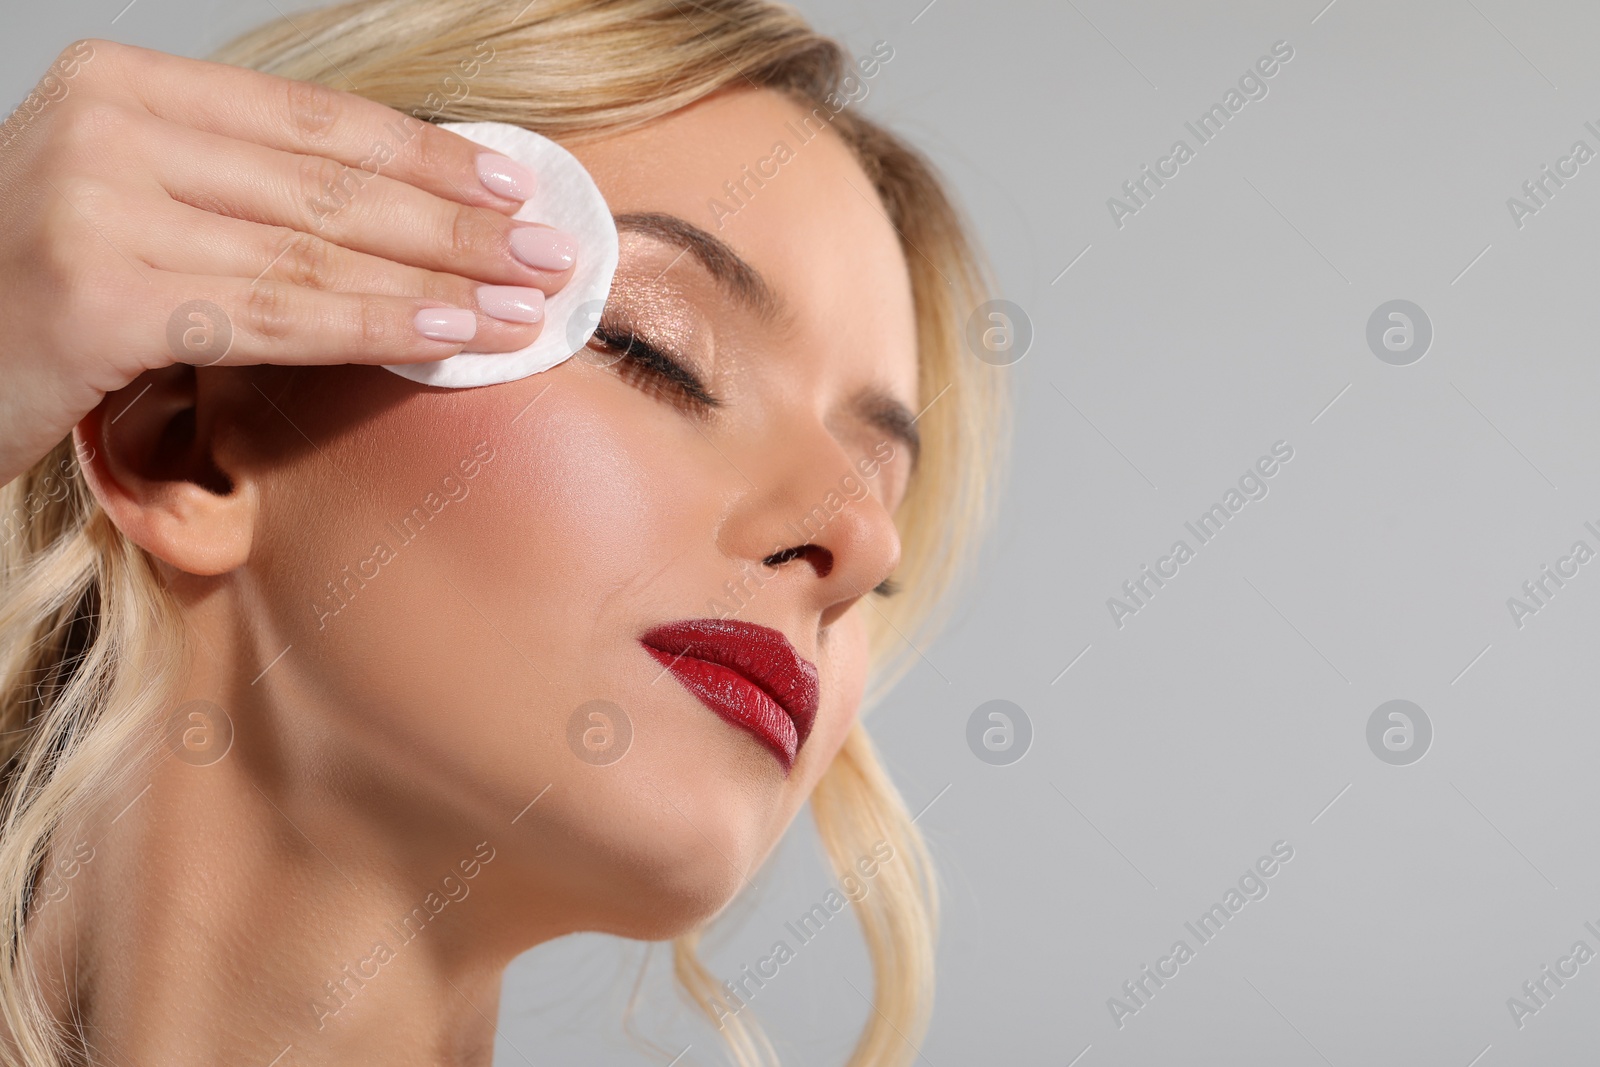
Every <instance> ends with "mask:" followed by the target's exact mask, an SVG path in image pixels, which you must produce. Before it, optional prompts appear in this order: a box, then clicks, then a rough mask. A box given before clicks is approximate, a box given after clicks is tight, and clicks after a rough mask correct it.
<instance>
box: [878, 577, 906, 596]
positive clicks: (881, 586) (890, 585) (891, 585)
mask: <svg viewBox="0 0 1600 1067" xmlns="http://www.w3.org/2000/svg"><path fill="white" fill-rule="evenodd" d="M872 591H873V592H874V593H876V594H878V595H879V596H894V595H895V594H896V593H898V592H899V591H900V583H899V582H896V581H895V580H894V579H893V578H885V579H884V580H883V581H881V582H879V583H878V584H877V585H876V586H875V587H873V590H872Z"/></svg>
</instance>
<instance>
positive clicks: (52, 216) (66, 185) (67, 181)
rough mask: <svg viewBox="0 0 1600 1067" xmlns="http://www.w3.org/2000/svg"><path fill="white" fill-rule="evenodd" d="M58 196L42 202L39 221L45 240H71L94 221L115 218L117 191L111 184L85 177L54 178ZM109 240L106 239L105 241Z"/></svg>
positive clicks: (74, 175)
mask: <svg viewBox="0 0 1600 1067" xmlns="http://www.w3.org/2000/svg"><path fill="white" fill-rule="evenodd" d="M51 184H53V185H54V186H55V188H56V191H57V192H58V193H60V195H59V196H56V197H52V198H50V199H48V200H46V201H45V203H44V206H43V207H41V208H40V215H39V222H40V228H41V231H42V232H43V233H44V234H45V238H46V240H52V239H59V240H64V241H69V242H70V241H71V240H72V239H73V238H75V237H78V236H81V235H82V234H83V232H84V230H86V229H88V228H90V227H92V226H93V225H94V220H95V219H97V218H99V219H104V218H107V217H109V216H113V215H115V207H114V203H113V202H114V201H115V199H116V196H117V191H116V188H115V187H114V186H112V185H111V183H109V182H107V181H104V180H102V179H100V178H96V177H92V176H89V175H85V174H68V175H62V176H59V177H57V178H56V179H54V181H53V182H52V183H51ZM108 239H109V238H108Z"/></svg>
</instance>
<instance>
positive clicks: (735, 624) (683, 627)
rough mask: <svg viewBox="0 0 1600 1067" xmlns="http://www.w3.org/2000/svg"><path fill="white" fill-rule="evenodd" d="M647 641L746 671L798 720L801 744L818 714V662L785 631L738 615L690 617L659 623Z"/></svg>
mask: <svg viewBox="0 0 1600 1067" xmlns="http://www.w3.org/2000/svg"><path fill="white" fill-rule="evenodd" d="M639 641H640V643H641V644H643V645H645V646H646V647H648V648H653V649H655V650H656V651H658V652H664V653H666V654H667V655H669V656H676V657H680V658H688V659H698V660H704V661H705V662H707V663H714V664H716V665H717V666H719V667H726V668H727V669H728V670H730V671H733V672H735V673H736V674H739V675H742V676H743V677H745V678H746V679H748V680H749V681H750V682H751V683H752V684H753V685H755V686H756V688H758V689H760V690H761V691H762V692H764V693H766V694H767V695H768V696H769V697H771V698H772V699H773V700H774V701H775V702H776V703H777V705H778V706H779V707H781V708H782V709H783V710H784V711H785V712H786V713H787V714H788V716H789V718H790V719H792V720H793V721H794V728H795V733H796V734H797V735H798V744H797V745H796V746H795V750H796V751H797V752H798V751H799V748H800V746H802V745H804V744H805V743H806V737H807V736H809V735H810V733H811V727H812V725H813V724H814V723H815V722H816V720H817V704H818V701H819V694H818V685H817V668H816V665H815V664H813V663H812V662H811V661H810V660H808V659H806V658H805V657H803V656H801V655H800V653H798V652H796V651H795V649H794V646H793V645H792V644H790V643H789V639H788V638H787V637H785V636H784V635H783V633H782V632H780V631H778V630H774V629H772V628H771V627H770V626H760V625H757V624H756V623H753V622H739V621H737V620H734V619H685V620H683V621H681V622H669V623H667V624H666V625H664V626H657V627H656V628H655V629H653V630H650V631H649V632H647V633H645V634H644V635H643V636H642V637H640V638H639Z"/></svg>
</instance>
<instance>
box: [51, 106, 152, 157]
mask: <svg viewBox="0 0 1600 1067" xmlns="http://www.w3.org/2000/svg"><path fill="white" fill-rule="evenodd" d="M133 119H134V116H133V112H132V111H130V110H129V109H127V108H125V107H122V106H121V105H120V104H116V103H114V102H112V101H109V100H99V99H94V98H92V97H76V98H74V97H68V98H67V103H66V106H65V107H64V108H63V109H62V113H61V121H60V122H58V123H56V125H55V127H54V133H55V138H56V141H57V143H58V144H60V145H61V146H62V147H64V148H66V149H68V150H69V151H78V152H84V151H88V152H100V151H102V150H103V149H104V146H105V145H106V144H107V142H109V141H112V140H115V139H116V138H117V137H118V136H120V135H121V134H122V133H123V132H124V131H125V130H127V129H128V128H129V127H130V126H132V124H133ZM102 162H103V161H102Z"/></svg>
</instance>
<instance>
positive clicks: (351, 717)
mask: <svg viewBox="0 0 1600 1067" xmlns="http://www.w3.org/2000/svg"><path fill="white" fill-rule="evenodd" d="M552 377H554V374H553V373H552V374H549V375H543V376H540V378H552ZM533 381H534V382H535V383H536V384H534V385H531V386H530V387H529V388H526V389H517V388H511V387H507V388H506V389H505V390H503V391H502V390H499V389H486V390H468V391H461V392H452V393H449V394H443V395H441V394H420V395H417V396H416V397H414V398H411V399H408V401H407V402H406V403H403V404H400V405H397V406H395V407H394V408H392V409H390V410H388V411H385V412H383V413H381V414H379V415H377V416H376V417H374V418H372V419H370V420H368V421H367V422H366V423H364V424H363V425H362V426H361V427H360V429H359V430H358V431H357V432H355V433H353V434H351V435H349V436H348V437H346V438H343V439H341V440H340V441H339V443H338V444H337V446H336V447H328V448H327V449H325V454H322V453H319V454H315V455H312V456H309V457H308V458H307V459H306V460H305V461H304V462H303V463H302V464H298V465H297V466H295V467H293V468H291V469H288V470H286V471H285V472H284V474H283V477H282V480H281V481H280V482H279V483H278V484H276V485H274V486H272V487H271V493H270V495H269V496H268V498H267V499H266V500H265V502H264V504H265V506H264V510H265V520H264V521H265V523H266V526H267V528H266V529H265V530H264V531H263V536H262V539H261V543H262V545H263V546H265V547H264V549H263V552H262V554H261V555H260V557H259V558H257V559H256V560H253V563H252V566H253V567H254V568H255V569H256V570H257V577H258V578H259V579H260V580H261V585H262V592H261V596H262V597H263V599H264V600H266V601H267V602H268V603H267V604H265V605H264V606H263V609H262V612H263V614H265V615H268V616H270V617H271V618H272V619H273V620H274V623H275V624H276V625H275V628H276V630H277V631H278V632H277V634H276V635H274V636H273V637H272V638H271V640H267V639H263V645H265V644H268V643H271V642H272V641H276V647H275V648H274V649H273V650H272V651H271V652H265V650H264V649H263V653H262V654H263V655H264V659H263V662H265V661H267V660H270V659H271V658H272V657H273V656H274V655H276V654H277V652H278V651H279V650H281V649H282V648H283V647H284V646H285V645H292V647H293V649H294V651H293V653H291V654H290V655H289V656H287V657H285V659H284V660H283V662H282V663H280V664H279V665H278V667H276V668H274V675H275V676H276V675H278V674H279V672H282V675H283V677H282V678H281V683H282V684H292V685H294V687H295V689H296V690H298V691H299V692H302V693H306V694H316V697H315V699H312V700H308V701H307V702H305V703H302V704H300V705H299V706H301V707H306V708H307V712H308V713H310V712H311V708H312V707H315V706H316V705H319V704H320V705H321V706H322V707H321V711H320V714H322V715H324V716H325V717H326V718H327V719H328V720H330V721H332V720H337V726H336V728H337V729H338V730H339V731H341V733H340V735H339V736H336V737H330V738H327V740H328V742H329V743H331V744H334V745H336V746H339V747H340V748H341V749H342V750H343V751H345V752H346V753H348V754H349V755H350V758H351V759H353V760H354V761H356V762H358V763H359V762H366V763H367V764H368V766H369V768H370V770H371V773H373V774H375V775H381V776H384V777H392V778H395V779H404V780H409V781H410V782H411V783H412V784H413V785H415V786H417V787H420V788H423V789H429V788H431V789H433V790H437V791H439V792H447V793H449V794H450V795H452V796H453V797H456V798H465V797H468V796H471V795H473V794H476V799H477V800H478V801H479V802H480V803H484V804H489V805H494V806H495V807H496V808H498V806H500V805H503V804H504V803H506V802H508V798H518V797H522V794H523V793H525V792H526V789H527V782H528V781H529V780H530V775H533V776H536V777H537V776H540V775H544V776H546V777H545V778H544V780H546V781H548V780H550V776H554V775H556V774H560V773H564V772H567V771H570V770H572V769H573V768H572V767H567V766H564V763H576V761H575V760H574V759H573V757H572V755H571V753H570V751H569V748H568V743H567V719H568V718H569V716H570V714H571V712H572V711H573V710H574V709H576V708H577V707H578V706H579V705H581V704H584V703H585V702H587V701H590V700H594V699H609V700H618V699H620V698H621V696H622V694H621V692H619V691H616V690H617V689H618V687H620V686H622V685H625V684H628V682H627V680H628V679H630V678H631V676H632V674H634V673H637V672H639V671H641V670H645V669H647V667H648V664H647V662H646V661H645V660H644V658H643V657H642V656H641V654H640V652H639V650H638V648H637V646H636V644H635V642H634V641H633V636H634V633H635V631H636V629H637V627H638V622H639V619H638V617H637V616H638V613H639V612H640V611H641V609H642V608H644V607H645V605H644V604H642V603H641V597H640V596H638V595H634V594H635V593H636V592H637V591H638V590H641V589H644V588H645V587H646V584H647V581H648V579H649V578H650V576H651V575H652V574H654V573H656V572H659V571H660V570H661V568H662V567H663V566H664V565H665V564H666V563H667V562H668V561H669V560H670V559H671V557H672V555H673V554H674V553H677V552H681V551H682V550H683V549H684V548H685V547H686V544H685V542H686V540H687V539H688V538H689V537H690V536H691V533H692V531H694V530H700V531H701V534H700V537H701V539H702V540H703V539H704V536H705V534H704V531H705V530H706V529H709V526H708V525H707V523H706V522H705V521H704V517H703V516H700V515H698V514H694V513H691V511H690V510H688V509H689V508H691V507H692V502H693V501H696V500H702V501H703V500H704V499H705V497H706V494H704V493H700V492H697V491H695V489H694V488H693V487H692V486H691V485H690V484H688V481H687V480H686V476H685V473H684V472H683V471H681V470H675V469H674V468H673V464H672V450H671V449H670V448H664V447H663V442H662V440H661V437H662V435H661V433H660V428H659V427H657V426H652V425H640V424H639V419H638V417H637V412H636V411H634V410H632V409H631V408H629V407H628V406H627V405H628V403H629V396H628V394H626V393H619V391H618V390H616V389H614V388H613V389H606V388H603V387H601V385H600V383H593V382H584V381H565V382H551V383H549V384H550V385H551V391H550V393H549V395H546V396H543V397H542V398H541V399H540V400H539V401H538V402H537V404H536V405H535V406H534V407H532V408H531V409H529V410H528V411H527V412H526V414H525V415H524V416H523V417H521V418H517V421H515V422H513V421H512V420H513V418H516V417H517V415H518V412H519V411H521V410H522V409H523V408H524V406H525V405H526V404H527V403H528V401H529V400H530V399H532V397H533V396H534V395H536V394H538V393H539V391H540V389H541V388H542V387H543V386H544V385H545V384H546V383H544V382H542V381H539V380H538V379H534V380H533ZM619 406H620V407H621V408H622V410H615V409H618V408H619ZM484 457H487V458H484ZM463 459H466V460H468V463H469V468H475V469H473V473H472V475H471V476H470V477H468V476H467V474H466V472H465V471H464V470H463V469H462V467H461V461H462V460H463ZM330 460H331V461H332V462H331V463H330V462H329V461H330ZM340 472H343V473H342V474H341V473H340ZM345 475H348V477H345ZM447 478H451V479H453V481H452V482H451V483H450V484H452V485H455V484H459V485H460V486H462V487H464V490H465V491H464V493H463V492H461V491H459V490H458V491H457V492H456V493H455V498H454V499H452V498H451V497H450V495H449V493H448V487H447V485H446V482H445V479H447ZM306 500H318V501H321V503H320V504H319V505H318V506H316V507H307V506H306V505H305V503H304V502H305V501H306ZM380 546H381V551H380V550H379V549H380ZM646 610H647V609H646ZM255 617H258V618H259V617H261V616H260V615H257V616H255ZM286 668H287V669H286ZM308 705H309V706H308ZM523 803H526V799H525V798H523V799H521V800H520V801H519V802H518V804H517V806H518V807H520V806H521V804H523ZM513 810H515V808H513Z"/></svg>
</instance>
